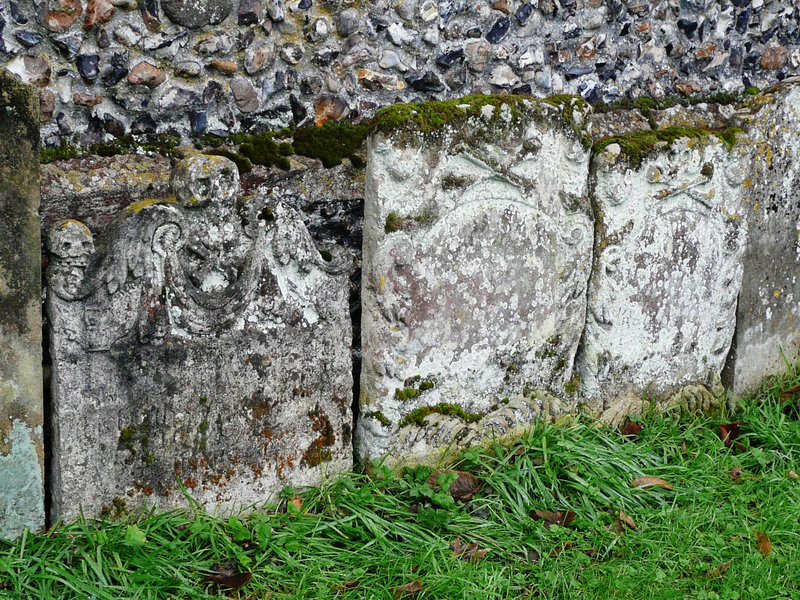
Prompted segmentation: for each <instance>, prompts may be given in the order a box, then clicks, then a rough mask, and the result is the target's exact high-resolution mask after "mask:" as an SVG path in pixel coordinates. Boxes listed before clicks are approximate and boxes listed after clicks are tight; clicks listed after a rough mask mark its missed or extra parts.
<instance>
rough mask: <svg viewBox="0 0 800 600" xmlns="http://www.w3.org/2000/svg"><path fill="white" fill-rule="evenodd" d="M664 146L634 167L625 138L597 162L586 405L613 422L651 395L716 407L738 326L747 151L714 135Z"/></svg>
mask: <svg viewBox="0 0 800 600" xmlns="http://www.w3.org/2000/svg"><path fill="white" fill-rule="evenodd" d="M660 144H661V146H660V147H659V146H656V147H655V148H654V149H653V150H652V151H651V153H650V154H649V155H647V157H646V158H645V159H644V160H643V162H642V163H641V165H638V166H631V164H630V163H629V162H628V161H627V160H626V159H625V157H624V155H623V154H621V148H620V146H619V144H610V145H608V146H607V147H606V148H605V150H603V151H601V152H600V153H599V154H597V155H596V156H595V158H594V164H593V178H592V186H593V199H594V203H595V206H596V214H597V215H598V220H599V222H598V224H597V235H596V240H595V258H594V267H593V274H592V280H591V283H590V286H589V304H588V308H587V319H586V330H585V332H584V337H583V343H582V350H581V353H580V354H579V356H578V367H579V369H580V373H581V377H582V382H583V388H582V392H583V394H584V395H585V396H586V397H587V399H588V402H587V403H588V407H589V408H590V410H592V411H593V412H595V413H597V414H599V415H601V416H602V417H603V418H604V419H605V420H607V421H611V422H615V421H618V420H619V419H620V418H622V417H624V416H625V414H626V413H628V412H629V411H630V412H637V411H638V410H639V409H640V408H641V404H640V402H641V399H642V398H643V397H644V396H645V395H649V396H651V397H655V398H657V399H664V400H665V401H666V404H665V405H664V406H667V407H668V406H671V405H673V404H677V405H684V404H685V405H687V407H688V408H692V409H695V408H697V409H704V408H708V406H709V405H712V404H714V403H715V402H716V401H717V398H718V397H719V396H720V395H721V393H722V388H721V385H720V372H721V370H722V367H723V365H724V362H725V359H726V356H727V354H728V350H729V348H730V344H731V339H732V336H733V330H734V325H735V316H736V297H737V294H738V291H739V286H740V284H741V280H742V265H741V259H742V254H743V252H744V245H745V236H746V229H747V227H746V224H745V222H744V220H743V214H744V202H743V199H742V194H741V189H742V183H743V181H744V179H745V175H744V170H743V165H742V164H741V163H740V157H739V155H738V154H737V153H736V152H730V151H729V150H728V149H727V146H726V145H725V144H724V143H722V142H721V141H720V140H718V139H717V138H716V137H714V136H712V135H709V136H707V137H705V138H703V139H689V138H679V139H677V140H676V141H674V142H672V144H671V145H670V144H669V143H667V142H661V143H660Z"/></svg>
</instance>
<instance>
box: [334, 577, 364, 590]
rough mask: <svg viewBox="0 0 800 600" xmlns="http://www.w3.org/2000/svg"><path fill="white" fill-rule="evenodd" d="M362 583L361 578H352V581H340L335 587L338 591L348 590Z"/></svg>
mask: <svg viewBox="0 0 800 600" xmlns="http://www.w3.org/2000/svg"><path fill="white" fill-rule="evenodd" d="M360 585H361V581H360V580H359V579H351V580H350V581H345V582H344V583H340V584H339V585H337V586H336V587H334V588H333V589H335V590H336V591H337V592H346V591H347V590H354V589H356V588H357V587H358V586H360Z"/></svg>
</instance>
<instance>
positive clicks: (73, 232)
mask: <svg viewBox="0 0 800 600" xmlns="http://www.w3.org/2000/svg"><path fill="white" fill-rule="evenodd" d="M48 246H49V249H50V253H51V254H52V262H51V265H50V271H49V280H50V289H51V290H52V291H53V292H54V293H55V294H56V295H57V296H59V297H60V298H63V299H64V300H76V299H78V298H80V297H81V287H82V284H83V278H84V274H85V273H86V267H87V266H88V265H89V260H90V258H91V256H92V254H94V239H93V237H92V232H91V231H89V228H88V227H87V226H86V225H84V224H83V223H81V222H80V221H73V220H67V221H61V222H59V223H56V225H55V226H54V227H53V228H52V229H51V230H50V236H49V240H48Z"/></svg>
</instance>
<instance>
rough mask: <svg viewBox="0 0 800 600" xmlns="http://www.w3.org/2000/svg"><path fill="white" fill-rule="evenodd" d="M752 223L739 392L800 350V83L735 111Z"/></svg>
mask: <svg viewBox="0 0 800 600" xmlns="http://www.w3.org/2000/svg"><path fill="white" fill-rule="evenodd" d="M738 121H739V122H738V124H739V125H740V126H741V127H743V128H744V129H745V134H743V135H741V136H740V138H741V141H740V145H739V146H740V150H741V152H742V153H743V154H744V155H745V157H746V160H747V164H748V166H749V169H748V172H747V178H746V179H745V182H744V190H743V192H744V200H745V207H744V217H745V221H746V223H747V226H748V233H747V249H746V251H745V254H744V259H743V260H744V262H743V266H744V276H743V281H742V289H741V291H740V292H739V305H738V308H737V311H736V312H737V322H736V335H735V338H734V343H733V350H732V352H731V356H730V359H729V361H728V364H727V366H726V370H725V373H724V379H725V383H726V384H727V385H729V386H730V387H731V388H732V389H733V391H734V392H735V393H737V394H741V393H745V392H752V391H754V390H755V389H756V388H757V387H758V386H759V385H760V384H761V382H762V381H763V379H764V378H765V377H766V376H767V375H771V374H778V373H780V372H782V371H783V370H785V369H786V367H787V365H789V364H795V363H796V362H797V360H798V355H800V161H798V160H797V154H798V151H800V87H798V84H797V82H796V80H795V82H794V83H788V82H787V83H786V84H782V85H780V86H778V87H777V88H775V89H774V90H772V91H769V92H767V93H764V94H762V95H761V96H759V97H758V98H756V99H755V100H753V101H752V102H751V103H750V106H749V107H747V108H745V109H744V110H743V111H741V112H740V113H739V114H738Z"/></svg>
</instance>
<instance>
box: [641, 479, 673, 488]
mask: <svg viewBox="0 0 800 600" xmlns="http://www.w3.org/2000/svg"><path fill="white" fill-rule="evenodd" d="M631 487H632V488H642V489H643V490H645V489H648V488H651V487H660V488H661V489H663V490H671V489H674V488H673V487H672V484H671V483H670V482H669V481H665V480H663V479H661V478H660V477H637V478H636V479H634V480H633V481H631Z"/></svg>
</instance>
